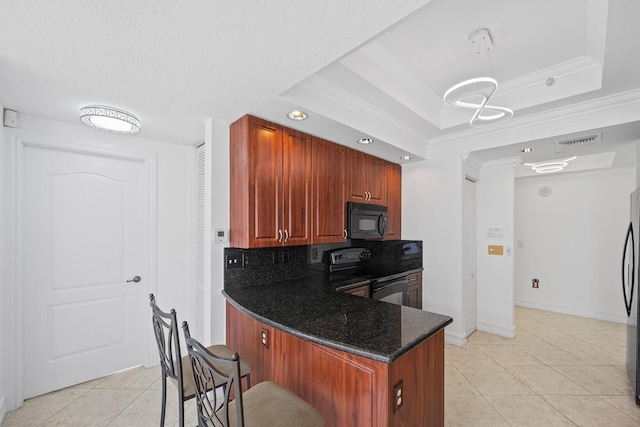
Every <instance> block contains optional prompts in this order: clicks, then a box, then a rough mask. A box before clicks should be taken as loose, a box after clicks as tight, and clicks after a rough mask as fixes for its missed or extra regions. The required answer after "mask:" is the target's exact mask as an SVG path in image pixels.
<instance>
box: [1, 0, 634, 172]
mask: <svg viewBox="0 0 640 427" xmlns="http://www.w3.org/2000/svg"><path fill="white" fill-rule="evenodd" d="M639 17H640V1H637V0H610V1H607V0H562V1H558V0H536V1H524V0H521V1H513V0H511V1H510V0H456V1H450V0H449V1H447V0H432V1H429V0H404V1H391V0H388V1H382V0H375V1H372V0H350V1H348V2H344V1H340V0H332V1H329V2H318V1H312V0H297V1H295V2H292V1H286V0H277V1H274V0H272V1H264V0H262V1H258V0H253V1H246V0H245V1H238V0H236V1H211V0H189V1H185V0H183V1H175V0H174V1H169V0H154V1H150V0H148V1H131V0H129V1H124V0H112V1H109V2H101V1H97V0H88V1H83V2H78V1H72V0H50V1H46V2H42V1H34V0H0V103H2V104H3V105H4V106H5V108H9V109H13V110H16V111H18V112H19V113H20V114H28V115H34V116H39V117H44V118H50V119H54V120H59V121H63V122H70V123H76V124H78V123H79V120H78V111H79V109H80V108H81V107H82V106H85V105H88V104H105V105H111V106H114V107H118V108H122V109H125V110H128V111H130V112H132V113H134V114H135V115H136V116H138V118H139V119H140V120H141V121H142V131H141V132H140V136H142V137H146V138H151V139H158V140H164V141H169V142H174V143H179V144H192V145H195V144H198V143H200V142H202V140H203V139H204V137H203V134H204V125H203V122H204V120H206V119H207V118H210V117H212V118H214V119H217V120H221V121H223V122H225V123H230V122H232V121H234V120H236V119H237V118H239V117H240V116H242V115H244V114H246V113H251V114H255V115H258V116H261V117H263V118H266V119H269V120H272V121H276V122H279V123H283V124H285V125H287V126H290V127H295V128H298V129H300V130H303V131H306V132H308V133H311V134H314V135H317V136H320V137H324V138H327V139H330V140H333V141H336V142H339V143H342V144H345V145H354V142H355V140H356V139H358V138H360V137H363V136H369V137H372V138H374V139H375V140H376V143H374V144H372V145H371V146H369V147H368V148H367V149H368V150H369V151H370V152H371V153H372V154H374V155H378V156H380V157H384V158H387V159H388V160H391V161H395V162H399V159H398V158H399V156H400V155H402V154H405V153H410V154H412V155H414V156H415V158H416V159H420V158H425V157H426V156H427V149H428V147H429V146H430V145H432V144H438V143H441V142H443V141H448V140H451V139H452V138H455V137H456V135H457V134H464V135H469V133H470V132H471V133H472V132H475V129H473V130H470V129H469V124H468V121H469V120H470V118H471V116H472V115H473V111H471V110H469V109H464V108H453V107H450V106H447V105H446V104H445V103H444V102H443V101H442V95H443V93H444V92H445V91H446V89H447V88H448V87H450V86H451V85H452V84H454V83H457V82H459V81H460V80H461V79H464V78H468V77H471V76H478V75H487V74H488V75H491V76H493V77H495V78H496V79H497V80H498V82H499V87H498V90H497V92H496V94H495V96H494V97H493V98H492V99H491V104H492V105H497V106H504V107H509V108H511V109H513V110H514V118H513V119H512V121H513V122H518V121H523V120H531V118H532V117H535V116H536V115H537V114H540V113H541V112H544V111H562V109H563V108H567V107H571V106H574V105H579V104H581V103H585V102H590V101H593V100H597V99H609V98H611V97H615V96H640V95H639V92H638V89H639V88H640V54H638V50H637V45H638V42H640V25H638V24H639V22H638V19H639ZM482 28H486V29H487V30H488V31H489V34H490V35H491V39H492V43H493V48H492V50H491V51H490V52H489V53H488V54H485V53H484V52H481V53H479V54H478V53H476V52H475V51H471V50H470V47H471V44H470V41H469V40H470V37H471V35H472V34H473V33H474V32H475V31H477V30H478V29H482ZM481 51H482V49H481ZM470 52H471V53H470ZM550 77H552V78H554V80H555V83H554V84H553V85H551V86H547V84H546V82H547V79H548V78H550ZM629 94H631V95H629ZM293 108H300V109H303V110H305V111H307V112H308V113H309V115H310V117H309V119H307V120H305V121H304V122H291V121H288V119H287V118H286V112H288V111H289V110H291V109H293ZM559 114H561V113H559ZM493 126H501V125H500V124H497V125H493ZM584 131H585V133H589V132H596V133H601V135H602V142H601V143H598V144H589V145H588V146H583V147H582V148H580V150H582V151H581V154H582V155H583V156H586V155H587V154H597V153H602V152H613V153H615V152H616V151H617V150H619V149H620V150H624V149H627V150H628V149H630V148H629V147H630V146H631V143H632V142H634V141H635V140H637V139H638V137H637V135H640V133H639V129H638V125H637V124H635V123H630V124H628V125H625V126H622V127H620V129H617V128H616V129H589V127H588V124H585V129H584ZM485 132H486V131H485ZM580 134H581V133H580ZM575 136H580V135H575ZM561 137H564V136H558V138H561ZM553 142H554V139H545V140H540V141H525V140H518V141H513V143H514V144H516V143H518V144H522V145H523V146H524V145H529V146H535V147H537V148H536V150H535V151H534V152H533V153H529V154H528V156H529V158H527V157H526V156H525V155H522V153H520V152H519V150H520V149H521V148H523V146H516V145H514V146H511V147H502V148H499V149H493V150H484V151H483V152H478V153H475V154H477V156H478V158H479V159H482V160H483V161H489V160H492V159H497V158H504V157H506V158H510V157H514V156H518V155H520V156H521V157H523V159H524V161H525V162H526V161H538V160H545V159H544V158H543V157H546V156H547V155H549V156H552V157H554V158H557V157H559V156H564V155H565V153H560V154H556V153H557V151H558V150H555V151H550V150H552V149H553ZM634 145H635V144H634ZM625 146H627V147H626V148H625ZM518 147H519V148H518ZM543 153H544V154H543ZM570 155H573V154H572V152H569V153H568V154H567V156H570ZM600 157H602V159H604V160H602V159H601V161H602V162H604V163H606V162H609V163H610V166H628V165H629V164H628V162H626V163H625V162H620V161H619V160H615V159H616V156H613V160H611V156H606V155H603V156H600ZM634 157H635V156H628V155H625V156H617V158H618V159H620V158H626V159H629V158H634ZM605 158H606V159H609V160H606V159H605ZM532 159H533V160H532ZM587 163H588V162H587ZM591 163H593V162H591ZM596 163H597V162H596ZM585 164H586V163H585ZM600 164H603V163H600Z"/></svg>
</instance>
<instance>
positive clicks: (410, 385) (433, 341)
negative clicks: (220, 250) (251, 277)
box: [227, 303, 444, 427]
mask: <svg viewBox="0 0 640 427" xmlns="http://www.w3.org/2000/svg"><path fill="white" fill-rule="evenodd" d="M265 330H266V331H268V337H267V338H268V339H267V343H266V345H265V344H264V342H263V338H264V335H263V331H265ZM227 345H229V346H230V347H231V348H234V349H235V351H237V352H238V353H239V354H240V358H242V359H245V360H246V361H247V362H249V363H251V364H252V366H253V372H252V373H251V382H252V384H257V383H258V382H260V381H265V380H270V381H275V382H277V383H278V384H281V385H283V386H284V387H286V388H288V389H289V390H291V391H292V392H294V393H296V394H297V395H298V396H300V397H301V398H303V399H304V400H306V401H307V402H309V403H310V404H311V405H313V406H314V407H315V408H316V409H318V410H319V411H320V413H322V415H323V417H324V419H325V426H326V427H332V426H334V427H342V426H350V427H351V426H353V427H356V426H362V427H371V426H390V427H401V426H402V427H416V426H443V425H444V329H442V330H440V331H439V332H437V333H436V334H435V335H432V336H431V337H430V338H428V339H427V340H425V341H423V342H422V343H420V344H418V345H417V346H416V347H414V348H412V349H411V350H410V351H408V352H407V353H405V354H404V355H402V356H400V357H399V358H398V359H396V360H395V361H393V362H392V363H385V362H379V361H376V360H372V359H369V358H366V357H362V356H359V355H354V354H351V353H346V352H344V351H341V350H336V349H333V348H329V347H326V346H323V345H319V344H316V343H312V342H310V341H307V340H304V339H301V338H298V337H296V336H293V335H291V334H288V333H286V332H284V331H281V330H279V329H277V328H273V327H270V326H267V325H264V324H263V323H261V322H259V321H257V320H255V319H253V318H251V317H249V316H247V315H246V314H244V313H242V312H240V311H239V310H238V309H236V308H235V307H234V306H232V305H231V304H229V303H227ZM398 388H399V389H400V390H399V392H400V397H401V398H402V400H401V405H397V400H396V399H397V398H398V397H399V396H398Z"/></svg>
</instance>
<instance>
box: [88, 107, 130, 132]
mask: <svg viewBox="0 0 640 427" xmlns="http://www.w3.org/2000/svg"><path fill="white" fill-rule="evenodd" d="M80 121H82V123H84V124H85V125H87V126H90V127H92V128H95V129H100V130H104V131H107V132H114V133H125V134H132V133H138V132H140V120H138V119H137V118H136V116H134V115H133V114H131V113H127V112H126V111H124V110H119V109H117V108H112V107H105V106H102V105H90V106H87V107H84V108H81V109H80Z"/></svg>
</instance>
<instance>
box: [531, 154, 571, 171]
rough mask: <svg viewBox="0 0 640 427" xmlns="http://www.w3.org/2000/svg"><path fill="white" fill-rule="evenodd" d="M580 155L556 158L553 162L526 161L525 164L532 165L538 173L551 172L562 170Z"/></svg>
mask: <svg viewBox="0 0 640 427" xmlns="http://www.w3.org/2000/svg"><path fill="white" fill-rule="evenodd" d="M577 157H578V156H573V157H569V158H568V159H564V160H555V161H551V162H542V163H525V164H524V165H525V166H531V169H533V170H534V171H535V172H536V173H551V172H560V171H561V170H563V169H564V168H566V167H567V166H568V165H569V162H570V161H571V160H574V159H575V158H577Z"/></svg>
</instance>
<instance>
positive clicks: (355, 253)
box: [329, 248, 371, 265]
mask: <svg viewBox="0 0 640 427" xmlns="http://www.w3.org/2000/svg"><path fill="white" fill-rule="evenodd" d="M329 259H330V262H331V265H339V264H353V263H358V262H362V261H368V260H369V259H371V251H370V250H369V249H366V248H342V249H338V250H335V251H333V252H331V255H330V258H329Z"/></svg>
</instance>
